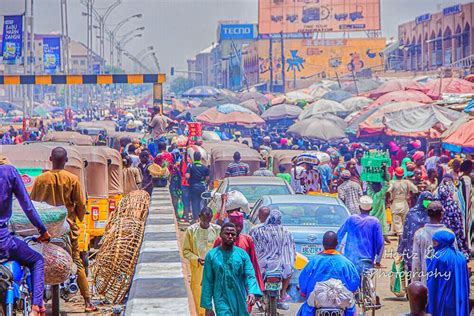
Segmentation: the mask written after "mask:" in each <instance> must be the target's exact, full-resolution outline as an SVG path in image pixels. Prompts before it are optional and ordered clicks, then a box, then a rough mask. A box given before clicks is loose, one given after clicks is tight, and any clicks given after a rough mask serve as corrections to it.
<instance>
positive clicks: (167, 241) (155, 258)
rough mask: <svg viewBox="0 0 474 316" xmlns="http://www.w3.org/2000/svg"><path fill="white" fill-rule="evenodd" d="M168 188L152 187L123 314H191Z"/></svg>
mask: <svg viewBox="0 0 474 316" xmlns="http://www.w3.org/2000/svg"><path fill="white" fill-rule="evenodd" d="M189 306H190V302H189V298H188V290H187V286H186V280H185V276H184V273H183V266H182V262H181V255H180V252H179V245H178V236H177V223H176V219H175V215H174V209H173V205H172V204H171V196H170V193H169V189H168V188H154V191H153V194H152V197H151V204H150V212H149V215H148V218H147V222H146V225H145V236H144V239H143V243H142V246H141V249H140V255H139V257H138V264H137V266H136V268H135V274H134V277H133V281H132V286H131V289H130V293H129V296H128V301H127V305H126V308H125V315H126V316H129V315H130V316H136V315H146V316H148V315H183V316H186V315H191V312H190V307H189Z"/></svg>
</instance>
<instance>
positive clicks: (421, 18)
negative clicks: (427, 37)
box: [415, 13, 431, 24]
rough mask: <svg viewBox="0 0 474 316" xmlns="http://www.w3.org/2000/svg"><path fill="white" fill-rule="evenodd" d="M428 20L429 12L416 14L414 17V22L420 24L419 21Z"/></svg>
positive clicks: (429, 17) (429, 19) (429, 18)
mask: <svg viewBox="0 0 474 316" xmlns="http://www.w3.org/2000/svg"><path fill="white" fill-rule="evenodd" d="M428 21H431V13H426V14H423V15H420V16H417V17H416V18H415V23H416V24H421V23H424V22H428Z"/></svg>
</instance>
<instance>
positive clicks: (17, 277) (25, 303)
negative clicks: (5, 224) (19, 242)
mask: <svg viewBox="0 0 474 316" xmlns="http://www.w3.org/2000/svg"><path fill="white" fill-rule="evenodd" d="M34 240H35V238H34V237H28V238H26V239H25V242H27V243H28V242H31V241H34ZM31 289H32V281H31V274H30V270H29V269H28V268H27V267H24V266H22V265H21V264H20V263H19V262H17V261H8V260H3V261H0V299H1V305H0V315H5V316H13V315H15V314H16V312H21V314H23V315H24V316H28V314H29V313H30V311H31ZM2 309H3V311H2Z"/></svg>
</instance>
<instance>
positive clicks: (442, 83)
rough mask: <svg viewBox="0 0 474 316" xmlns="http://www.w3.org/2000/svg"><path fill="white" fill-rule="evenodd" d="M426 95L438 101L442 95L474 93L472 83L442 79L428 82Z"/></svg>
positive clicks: (455, 79) (462, 80)
mask: <svg viewBox="0 0 474 316" xmlns="http://www.w3.org/2000/svg"><path fill="white" fill-rule="evenodd" d="M425 87H426V88H427V89H428V92H427V93H426V94H427V95H428V96H429V97H431V98H432V99H435V100H437V99H440V98H441V97H442V94H443V93H456V94H463V93H474V83H472V82H469V81H467V80H464V79H458V78H443V79H436V80H431V81H428V82H427V83H426V84H425Z"/></svg>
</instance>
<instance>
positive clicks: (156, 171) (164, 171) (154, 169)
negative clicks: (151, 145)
mask: <svg viewBox="0 0 474 316" xmlns="http://www.w3.org/2000/svg"><path fill="white" fill-rule="evenodd" d="M148 171H150V174H151V176H152V177H153V178H152V181H153V186H154V187H157V188H162V187H165V186H166V184H167V183H168V177H169V175H170V172H169V170H168V166H167V164H165V165H163V167H162V166H160V165H158V164H156V163H154V164H152V165H151V166H150V167H148Z"/></svg>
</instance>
